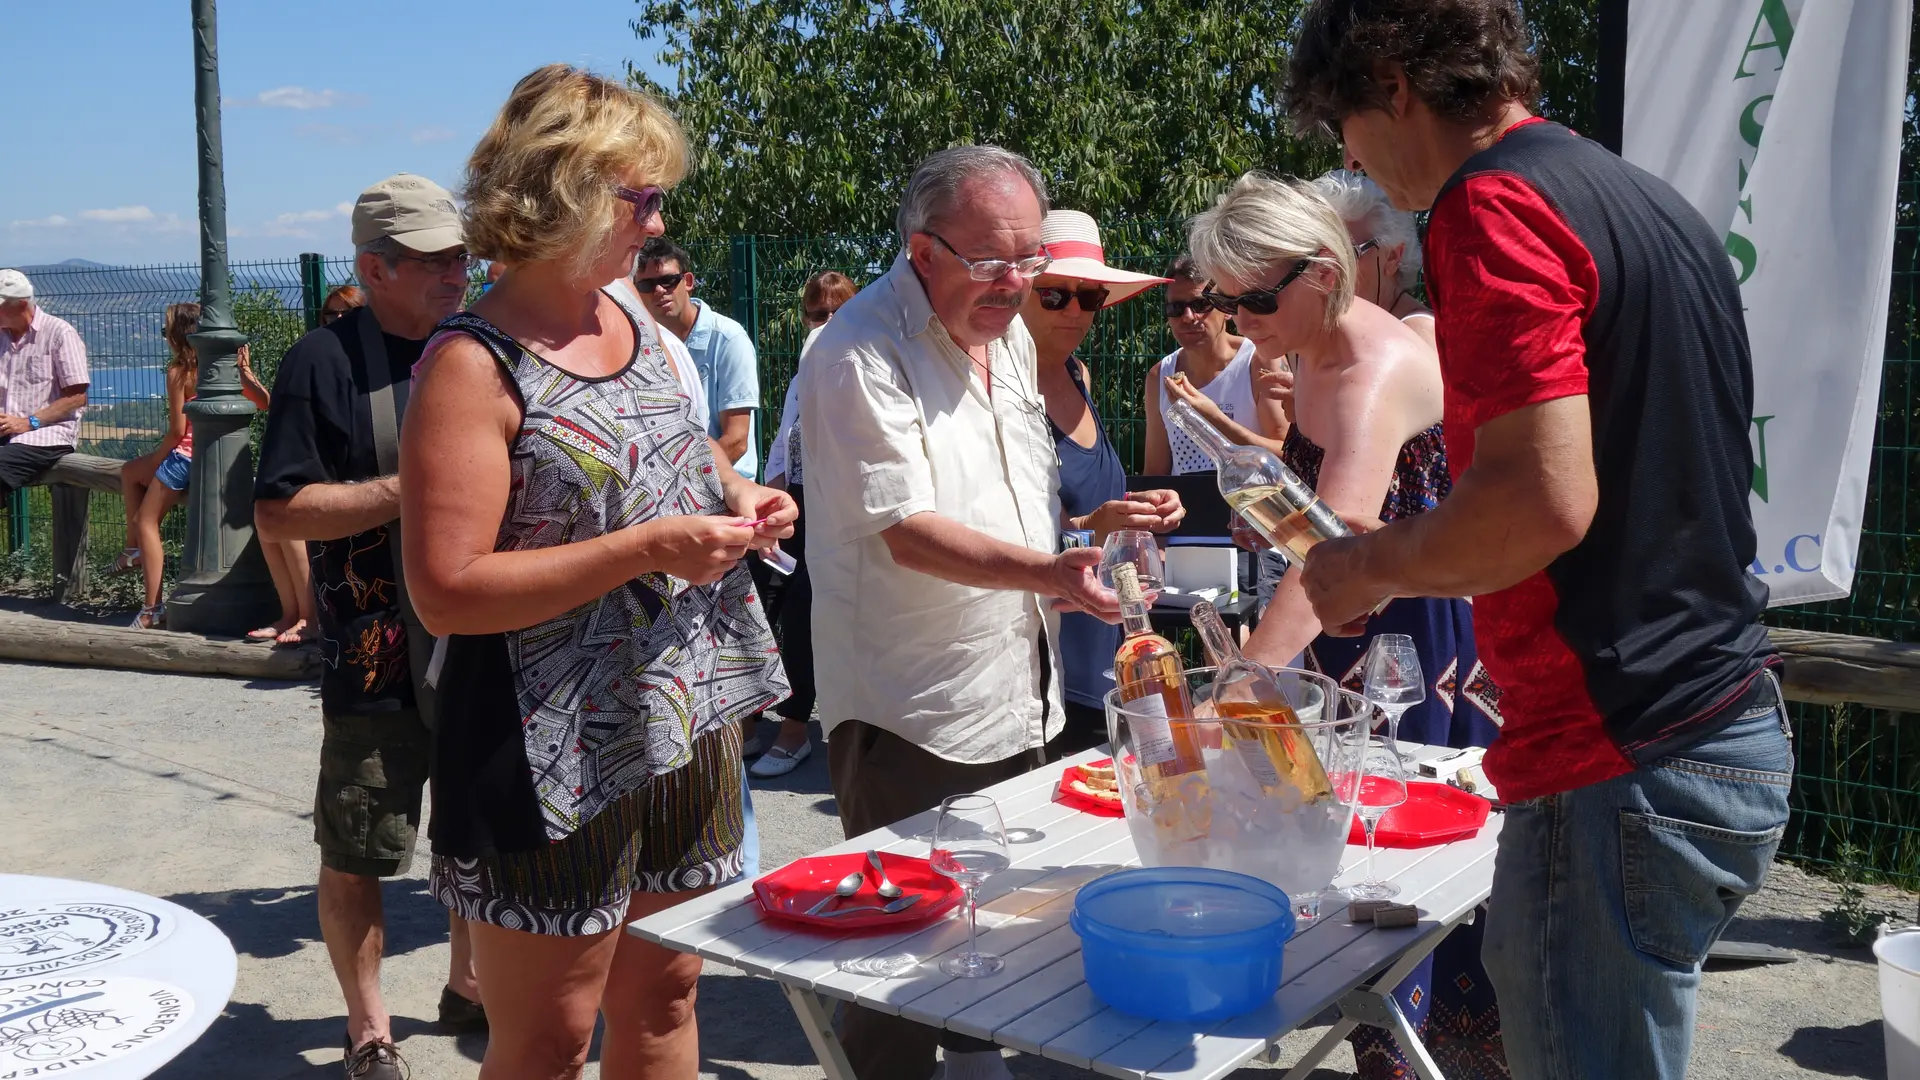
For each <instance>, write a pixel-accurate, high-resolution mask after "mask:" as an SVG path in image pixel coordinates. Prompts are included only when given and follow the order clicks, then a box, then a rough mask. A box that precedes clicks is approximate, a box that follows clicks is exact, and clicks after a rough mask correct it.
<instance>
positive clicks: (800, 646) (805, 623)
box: [773, 484, 816, 723]
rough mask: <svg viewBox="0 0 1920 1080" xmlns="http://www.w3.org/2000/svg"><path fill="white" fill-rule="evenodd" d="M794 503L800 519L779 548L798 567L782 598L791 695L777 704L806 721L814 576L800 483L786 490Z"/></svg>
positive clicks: (811, 697) (794, 717)
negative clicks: (810, 572)
mask: <svg viewBox="0 0 1920 1080" xmlns="http://www.w3.org/2000/svg"><path fill="white" fill-rule="evenodd" d="M787 493H788V494H790V495H792V496H793V502H794V505H796V506H798V507H799V508H800V520H798V521H796V522H794V524H793V535H792V536H789V537H787V538H786V539H785V540H782V541H780V549H781V550H782V551H785V552H786V553H787V554H789V555H791V556H793V561H794V562H796V563H799V564H800V565H799V568H798V569H796V570H794V572H793V574H792V575H791V576H789V577H788V578H787V580H786V589H785V591H784V592H783V593H782V594H781V597H780V613H779V614H780V662H781V663H782V664H783V665H785V666H786V669H787V685H788V686H789V687H790V688H791V689H792V691H793V693H792V696H790V697H788V698H787V700H785V701H783V702H781V703H780V704H778V705H776V706H774V710H773V711H774V712H777V713H779V714H780V715H781V717H783V718H784V719H787V720H798V721H800V722H801V723H805V722H806V721H807V720H809V719H810V718H812V716H813V702H814V698H815V696H816V695H815V692H814V683H813V579H812V578H811V577H809V576H808V575H807V504H806V500H805V498H804V497H803V494H802V492H801V485H799V484H795V485H794V486H793V487H791V488H788V489H787Z"/></svg>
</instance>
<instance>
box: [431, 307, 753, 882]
mask: <svg viewBox="0 0 1920 1080" xmlns="http://www.w3.org/2000/svg"><path fill="white" fill-rule="evenodd" d="M606 295H607V296H608V297H610V298H611V299H613V300H614V302H615V303H617V304H619V305H620V306H621V309H622V310H623V311H625V312H626V314H627V316H628V319H629V321H630V322H631V323H632V324H633V331H634V345H635V348H634V355H633V359H632V360H631V361H630V362H629V363H628V365H627V366H626V368H624V369H623V370H621V371H620V372H619V373H617V374H614V375H609V376H605V377H602V378H597V379H592V378H585V377H582V376H578V375H573V374H570V373H568V372H565V371H562V370H560V369H559V368H557V367H555V366H553V365H552V364H549V363H547V362H546V361H544V360H542V359H540V358H539V357H537V356H535V355H533V354H532V353H530V352H528V351H527V350H526V349H524V348H522V347H521V346H520V345H519V343H518V342H516V341H514V340H513V339H512V338H511V337H508V336H507V335H506V334H505V333H503V332H502V331H501V330H499V329H498V328H497V327H495V326H494V325H493V324H492V323H490V322H488V321H487V320H486V319H484V318H482V317H480V316H479V315H475V314H473V313H472V312H462V313H461V314H458V315H455V316H453V317H452V318H450V319H448V320H446V321H445V322H443V323H441V325H440V328H441V330H442V331H443V332H449V331H450V332H458V333H464V334H469V335H471V336H472V337H474V338H476V339H478V340H479V341H480V342H481V343H482V344H483V345H485V346H486V347H487V349H488V350H489V351H490V352H492V353H493V355H494V358H495V359H496V360H498V361H499V362H500V366H501V367H502V368H504V369H505V371H506V373H507V375H508V377H509V378H511V379H512V381H513V384H514V386H515V387H516V388H517V390H518V392H519V398H520V403H521V412H522V417H523V419H522V420H521V424H520V432H519V435H518V437H517V438H515V439H514V442H513V445H512V447H511V448H510V450H509V459H510V462H511V467H512V482H511V485H510V487H509V489H508V494H507V507H506V513H505V515H504V517H503V519H502V521H501V523H500V533H499V537H498V539H497V540H496V542H495V545H494V550H495V551H528V550H533V549H538V548H548V547H555V546H558V545H560V544H568V543H578V542H580V541H584V540H591V539H593V538H594V537H597V536H601V535H604V534H607V533H611V532H616V531H618V530H620V529H624V528H627V527H629V526H632V525H637V524H639V523H642V522H646V521H651V520H653V519H655V518H659V517H663V516H666V515H670V514H727V513H729V511H728V509H727V506H726V502H725V499H724V498H723V496H722V493H721V489H720V481H719V478H718V476H716V475H715V473H714V465H713V454H712V451H711V448H710V444H709V443H708V441H707V433H706V429H705V428H703V427H701V426H699V425H697V424H695V423H694V421H693V412H692V405H691V403H690V402H689V400H688V399H687V397H686V395H685V393H684V392H683V391H682V389H681V386H680V383H679V381H678V380H677V379H676V378H675V377H674V374H673V371H672V369H671V368H670V367H669V366H668V360H667V355H666V351H665V349H664V348H663V347H662V346H661V344H660V340H659V337H658V335H657V334H656V333H655V331H654V328H653V324H652V321H651V320H650V319H648V318H647V317H646V315H645V313H644V312H641V311H636V310H634V308H633V307H632V306H631V305H632V301H631V300H630V299H629V298H627V297H625V296H622V295H621V294H620V292H619V290H607V291H606ZM490 639H497V640H490ZM499 660H504V661H505V664H504V667H505V668H506V669H507V672H509V673H510V675H511V693H510V694H507V693H500V692H490V691H489V689H488V687H487V683H488V682H490V681H492V682H495V683H496V684H497V683H498V681H499V675H498V673H497V672H491V671H489V670H488V669H489V668H494V667H495V666H496V665H497V662H498V661H499ZM441 676H442V682H441V688H440V692H441V701H442V705H441V708H440V716H441V720H440V723H441V731H440V732H439V738H440V739H441V740H442V741H449V740H458V741H460V742H461V743H462V744H464V747H465V749H466V751H467V752H465V753H463V754H458V755H449V754H446V753H442V754H439V755H438V756H437V758H436V764H437V765H439V766H441V767H442V770H443V772H444V771H447V770H448V769H451V770H452V771H454V772H456V773H460V772H464V773H465V775H463V776H450V777H446V778H445V780H446V782H445V783H439V782H437V783H436V787H435V790H434V799H435V812H434V816H435V818H436V819H438V818H439V817H440V816H441V810H440V803H441V798H442V788H447V789H449V791H448V794H449V795H465V796H468V797H469V799H470V801H471V802H472V803H473V804H474V805H471V806H468V807H462V812H461V813H458V814H456V815H455V816H456V817H461V816H465V814H467V813H477V814H479V815H480V816H481V820H480V821H479V822H477V823H475V825H473V826H471V827H467V826H462V825H455V826H454V827H453V828H452V829H451V830H449V835H447V836H443V834H442V830H440V829H436V830H435V848H436V851H439V850H441V848H442V846H443V845H442V841H443V840H447V841H449V843H447V844H445V846H446V847H448V848H449V849H452V850H448V851H447V852H446V853H448V854H480V853H491V852H492V851H494V850H505V851H510V850H525V849H526V848H528V847H531V846H533V843H532V842H533V841H534V840H535V839H536V837H535V835H533V830H534V827H535V826H537V827H538V828H539V830H540V831H542V832H544V835H545V838H546V839H549V840H557V839H561V838H563V837H565V836H568V835H570V834H572V833H573V832H574V831H575V830H577V829H579V828H580V827H581V826H582V825H583V824H585V823H586V822H587V821H589V820H591V819H592V818H593V817H594V816H595V815H596V814H598V813H600V812H601V811H602V810H604V809H605V808H606V807H607V806H609V805H610V804H611V803H613V801H614V800H616V799H618V798H619V797H620V796H622V795H624V794H627V793H628V792H630V791H632V790H634V789H636V788H638V787H640V786H642V785H643V784H645V783H646V782H647V781H648V780H649V779H650V778H652V777H654V776H658V775H661V774H663V773H668V772H672V771H673V770H676V769H679V768H681V767H682V766H685V765H686V764H687V763H688V762H689V761H690V760H692V757H693V743H694V740H695V739H696V738H697V737H699V736H700V735H702V734H704V733H705V732H707V731H709V730H711V729H713V728H716V727H718V726H720V725H722V724H730V723H733V722H734V721H736V720H739V719H741V718H743V717H747V716H751V715H753V714H755V713H758V712H761V711H762V710H764V709H766V708H768V707H769V706H771V705H773V704H774V703H776V702H778V701H780V700H782V699H783V698H785V697H786V696H787V679H786V673H785V671H784V670H783V669H782V667H781V664H780V656H779V651H778V649H777V648H776V647H775V645H774V639H773V634H772V631H770V630H769V629H768V626H767V619H766V615H765V614H764V612H763V611H762V610H761V606H760V599H759V597H758V596H756V595H755V589H754V585H753V579H752V578H751V577H750V576H749V574H748V573H747V568H746V565H745V564H744V563H741V564H737V565H735V566H734V568H733V569H732V570H729V571H728V572H727V574H726V576H725V577H723V578H721V579H720V580H719V581H717V582H715V583H713V584H711V585H690V584H688V583H687V582H686V581H683V580H680V579H678V578H674V577H670V576H668V575H667V574H665V573H661V572H658V571H655V572H650V573H646V574H642V575H640V576H639V577H636V578H634V579H632V580H631V581H628V582H627V583H626V584H624V585H622V586H621V587H619V588H617V589H614V590H613V591H612V592H609V593H607V594H606V595H604V596H602V597H600V598H598V599H597V600H593V601H591V602H589V603H587V604H584V605H582V606H581V607H579V608H576V609H575V610H573V611H571V612H568V613H567V614H565V615H562V616H560V617H559V618H555V619H549V620H547V621H545V622H541V623H536V624H534V625H532V626H528V627H525V628H524V629H520V630H512V631H508V632H507V633H504V634H499V635H489V636H486V637H454V638H452V639H450V642H449V652H448V657H447V664H446V666H445V667H444V668H443V670H442V673H441ZM456 676H458V677H457V678H456ZM496 690H505V687H504V685H497V687H496ZM501 699H504V700H501ZM450 705H457V707H455V708H450V707H449V706H450ZM450 728H453V729H455V730H449V729H450ZM462 728H463V729H464V730H460V729H462ZM508 734H512V735H517V736H518V738H517V739H512V740H509V739H508V738H506V736H507V735H508ZM512 742H517V743H518V746H517V747H516V746H513V745H511V743H512ZM516 750H517V752H518V754H519V755H520V758H521V760H520V761H518V762H515V763H514V764H517V765H521V766H523V771H522V772H521V777H523V778H525V779H527V780H530V782H531V783H530V789H531V790H530V791H529V790H528V788H527V786H525V785H523V784H522V783H520V782H518V780H517V779H516V778H512V777H503V776H502V773H503V772H505V771H506V770H502V769H500V768H499V765H500V763H501V755H502V754H507V755H512V754H513V753H514V752H515V751H516ZM450 757H462V758H465V759H466V761H465V762H464V765H463V764H462V763H460V762H455V761H451V760H449V759H450ZM528 795H531V796H532V799H531V801H529V800H528V799H527V796H528ZM469 799H463V800H460V801H469ZM536 811H537V821H536V820H530V817H531V816H532V815H533V814H534V813H535V812H536ZM457 834H465V836H464V837H462V836H459V835H457ZM460 849H464V850H460Z"/></svg>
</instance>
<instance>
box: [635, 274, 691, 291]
mask: <svg viewBox="0 0 1920 1080" xmlns="http://www.w3.org/2000/svg"><path fill="white" fill-rule="evenodd" d="M686 278H687V272H686V271H685V270H682V271H680V272H679V273H677V274H661V275H660V276H658V277H638V278H634V279H633V287H634V288H636V289H639V290H640V291H641V292H643V293H650V292H652V291H653V290H655V289H668V290H672V289H677V288H679V287H680V283H681V282H682V281H685V280H686Z"/></svg>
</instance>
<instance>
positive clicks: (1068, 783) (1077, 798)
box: [1053, 758, 1126, 817]
mask: <svg viewBox="0 0 1920 1080" xmlns="http://www.w3.org/2000/svg"><path fill="white" fill-rule="evenodd" d="M1087 764H1089V765H1111V764H1113V759H1112V758H1103V759H1101V760H1099V761H1089V762H1087ZM1084 775H1085V774H1083V773H1081V771H1080V766H1078V765H1069V766H1067V767H1066V769H1064V770H1063V771H1062V772H1061V773H1060V783H1059V786H1057V787H1055V788H1054V789H1053V801H1054V802H1057V803H1059V804H1060V805H1062V806H1071V807H1073V808H1074V809H1075V810H1084V811H1086V812H1087V813H1089V814H1098V815H1100V816H1101V817H1125V816H1126V813H1125V811H1123V810H1121V809H1120V803H1119V800H1115V801H1113V802H1101V801H1100V800H1099V799H1089V798H1087V797H1086V796H1085V795H1082V794H1080V793H1079V792H1077V791H1075V790H1073V782H1074V781H1075V780H1080V779H1083V778H1084Z"/></svg>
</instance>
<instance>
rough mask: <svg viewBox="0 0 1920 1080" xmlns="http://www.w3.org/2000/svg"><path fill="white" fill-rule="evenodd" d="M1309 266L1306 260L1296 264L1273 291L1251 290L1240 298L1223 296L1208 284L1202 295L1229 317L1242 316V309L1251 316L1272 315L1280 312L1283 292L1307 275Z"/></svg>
mask: <svg viewBox="0 0 1920 1080" xmlns="http://www.w3.org/2000/svg"><path fill="white" fill-rule="evenodd" d="M1309 265H1310V263H1309V262H1308V260H1306V259H1301V260H1300V261H1299V262H1297V263H1294V264H1293V269H1292V270H1289V271H1288V272H1287V276H1286V277H1283V278H1281V279H1280V284H1278V285H1275V286H1274V287H1273V288H1271V289H1251V290H1249V291H1247V292H1243V293H1241V294H1240V295H1239V296H1223V295H1221V294H1220V293H1217V292H1214V291H1213V287H1212V283H1208V287H1207V290H1206V291H1205V292H1204V293H1201V295H1202V296H1204V297H1206V298H1207V299H1208V300H1209V301H1211V302H1212V303H1213V306H1214V307H1216V308H1219V309H1220V310H1221V311H1224V312H1226V313H1227V314H1229V315H1238V314H1240V309H1241V308H1242V307H1245V308H1246V309H1247V313H1248V314H1249V315H1271V314H1273V313H1274V312H1276V311H1278V310H1280V292H1281V290H1283V289H1285V288H1286V287H1287V286H1289V285H1291V284H1293V279H1294V278H1297V277H1299V276H1300V275H1301V274H1304V273H1306V272H1307V267H1308V266H1309Z"/></svg>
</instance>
